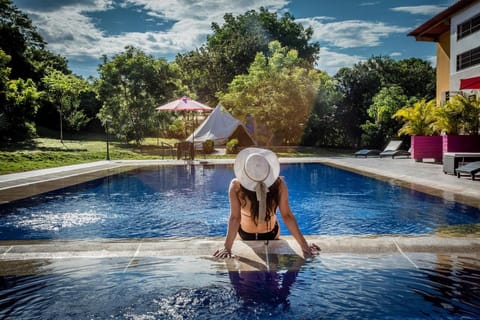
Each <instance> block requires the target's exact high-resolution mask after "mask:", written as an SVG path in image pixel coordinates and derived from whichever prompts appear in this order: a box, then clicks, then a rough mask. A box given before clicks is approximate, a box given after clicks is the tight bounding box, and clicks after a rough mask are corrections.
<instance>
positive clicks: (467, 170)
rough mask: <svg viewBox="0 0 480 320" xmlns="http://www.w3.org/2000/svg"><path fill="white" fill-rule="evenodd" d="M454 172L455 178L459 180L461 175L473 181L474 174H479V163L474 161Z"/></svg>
mask: <svg viewBox="0 0 480 320" xmlns="http://www.w3.org/2000/svg"><path fill="white" fill-rule="evenodd" d="M455 172H456V173H457V177H458V178H460V176H461V175H462V174H466V175H470V176H471V177H472V180H475V174H477V173H478V172H480V161H474V162H470V163H467V164H466V165H463V166H461V167H458V168H457V169H456V170H455Z"/></svg>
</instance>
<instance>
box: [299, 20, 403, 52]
mask: <svg viewBox="0 0 480 320" xmlns="http://www.w3.org/2000/svg"><path fill="white" fill-rule="evenodd" d="M330 20H331V18H327V17H314V18H308V19H298V20H297V21H298V22H300V23H302V24H303V25H304V26H310V27H312V29H313V30H314V33H313V39H312V40H314V41H318V42H326V43H328V44H329V45H333V46H335V47H339V48H356V47H376V46H379V45H380V44H381V43H382V41H381V40H382V39H383V38H388V37H389V36H390V35H391V34H394V33H405V32H407V31H408V30H409V29H408V28H404V27H400V26H395V25H388V24H385V23H383V22H370V21H363V20H345V21H334V22H328V21H330Z"/></svg>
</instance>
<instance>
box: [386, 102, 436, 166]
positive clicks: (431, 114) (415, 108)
mask: <svg viewBox="0 0 480 320" xmlns="http://www.w3.org/2000/svg"><path fill="white" fill-rule="evenodd" d="M436 110H437V105H436V103H435V100H430V101H428V102H427V101H426V100H425V99H422V100H420V101H417V102H416V103H414V104H413V105H412V106H405V107H403V108H402V109H400V110H398V111H397V112H396V113H395V114H394V115H393V118H396V119H400V120H402V121H403V122H404V124H403V126H402V128H400V130H399V131H398V135H402V134H407V135H410V136H411V138H410V139H411V154H412V158H413V159H415V161H422V160H423V159H426V158H433V159H435V161H440V159H442V137H441V136H439V131H438V127H436V126H435V123H436V117H435V115H436V112H437V111H436Z"/></svg>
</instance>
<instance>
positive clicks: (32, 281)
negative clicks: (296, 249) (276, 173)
mask: <svg viewBox="0 0 480 320" xmlns="http://www.w3.org/2000/svg"><path fill="white" fill-rule="evenodd" d="M273 258H274V257H272V259H273ZM275 258H276V259H274V260H275V261H271V263H272V264H275V266H276V268H275V269H274V270H270V271H267V270H263V271H257V272H243V271H239V270H236V269H235V267H228V268H227V267H226V265H228V264H232V263H233V264H234V262H232V261H230V262H226V263H225V262H223V261H212V260H209V259H205V258H198V257H144V258H138V259H136V260H135V262H134V263H133V264H130V265H129V267H128V268H126V267H125V266H126V265H127V263H128V260H129V259H128V258H112V259H73V260H71V259H69V260H61V259H60V260H58V259H53V260H49V261H30V262H28V263H29V266H28V270H29V272H33V274H26V275H18V276H2V277H0V318H2V319H3V318H8V319H10V318H11V319H265V318H268V319H478V318H479V317H480V285H479V284H480V281H479V280H480V269H479V263H480V261H479V260H478V257H477V258H472V257H470V256H468V255H465V256H457V255H435V254H428V253H421V254H420V253H419V254H412V255H411V258H412V259H413V260H414V261H416V264H417V266H418V268H415V267H413V266H412V265H411V264H410V263H409V262H407V261H406V260H405V259H403V258H402V257H401V256H400V255H399V254H381V255H355V254H349V255H345V254H323V255H321V256H320V257H317V258H315V259H314V260H313V261H311V262H308V263H305V261H304V260H301V259H300V260H298V259H296V258H292V257H291V256H290V257H284V256H276V257H275ZM192 265H194V266H196V268H195V270H194V271H192V269H193V268H192ZM173 275H175V276H173Z"/></svg>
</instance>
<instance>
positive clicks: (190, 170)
mask: <svg viewBox="0 0 480 320" xmlns="http://www.w3.org/2000/svg"><path fill="white" fill-rule="evenodd" d="M281 174H282V175H284V176H285V179H286V181H287V183H288V185H289V190H290V202H291V206H292V209H293V210H294V212H295V213H296V216H297V218H298V221H299V224H300V227H301V229H302V231H303V232H304V233H305V234H311V235H322V234H324V235H345V234H356V235H366V234H367V235H368V234H411V235H415V234H424V233H433V232H435V231H436V230H437V229H438V228H440V227H442V226H446V225H457V224H471V223H478V222H479V209H477V208H472V207H468V206H465V205H461V204H457V203H454V202H450V201H447V200H444V199H440V198H436V197H433V196H429V195H426V194H423V193H419V192H416V191H412V190H410V189H405V188H402V187H399V186H397V185H393V184H390V183H387V182H381V181H377V180H374V179H371V178H367V177H363V176H360V175H357V174H354V173H350V172H346V171H342V170H338V169H335V168H331V167H328V166H324V165H320V164H285V165H282V168H281ZM232 177H233V172H232V168H231V167H230V166H221V165H207V166H165V167H147V168H138V169H134V170H130V171H125V172H122V173H120V174H118V175H110V176H106V177H104V178H101V179H97V180H93V181H90V182H87V183H83V184H79V185H76V186H72V187H68V188H64V189H61V190H57V191H53V192H49V193H45V194H41V195H38V196H34V197H31V198H30V199H25V200H20V201H14V202H12V203H9V204H7V205H2V206H0V239H2V240H28V241H3V242H0V246H1V245H2V244H3V247H2V251H0V266H1V267H0V319H3V318H5V319H10V318H12V319H226V318H227V319H264V318H270V319H299V318H300V319H337V318H342V319H372V318H375V319H379V318H380V319H405V318H407V319H424V318H426V319H432V318H433V319H437V318H440V319H478V318H480V254H479V253H478V252H475V251H474V252H468V253H465V252H463V253H450V254H438V253H437V254H435V253H421V252H413V253H407V254H408V259H406V258H405V255H404V253H398V252H389V253H381V254H372V253H369V254H352V253H348V254H345V253H321V254H320V256H318V257H315V258H314V259H312V260H310V261H305V260H303V259H301V258H299V257H298V256H296V255H282V254H270V255H268V265H269V268H268V269H265V268H261V267H258V266H257V265H256V264H255V263H254V262H252V261H250V260H248V259H244V260H240V258H239V259H237V260H235V259H233V260H226V261H223V260H215V259H212V257H211V254H210V251H212V252H213V250H209V251H208V253H206V254H204V255H201V256H200V255H196V256H190V255H185V254H182V253H181V250H179V252H178V255H170V256H166V255H163V253H162V252H155V254H154V255H145V256H142V255H137V252H139V248H140V244H135V245H136V247H134V249H133V251H132V253H131V254H130V255H119V256H115V255H112V256H110V257H106V256H105V255H104V251H102V250H99V251H98V253H99V255H98V256H96V257H77V256H76V255H78V252H71V254H70V255H67V256H66V257H62V256H61V255H60V256H56V255H55V254H54V253H52V252H50V251H48V250H47V251H46V252H44V254H43V256H42V258H41V259H40V258H37V259H35V258H32V257H30V258H29V257H28V256H26V257H22V258H20V259H19V260H2V259H3V258H4V257H7V258H8V256H9V254H10V253H12V252H14V251H15V249H14V248H13V247H14V246H15V244H16V243H20V244H24V246H25V247H26V249H25V250H26V251H27V252H28V251H29V250H30V246H31V245H33V243H40V246H42V245H43V243H51V245H53V246H55V247H57V248H62V247H66V249H65V250H69V249H68V246H67V244H66V242H64V241H43V240H41V241H30V240H33V239H52V240H58V239H74V240H76V239H80V241H72V243H75V244H77V243H79V244H80V245H84V246H86V247H87V248H90V247H91V245H90V242H89V241H88V239H100V240H98V241H100V242H102V241H104V240H102V239H105V238H107V239H112V240H110V241H112V242H113V243H117V242H118V241H119V240H118V239H117V238H140V239H134V240H128V241H138V242H139V243H141V244H143V247H146V245H145V241H153V242H155V241H156V242H161V243H163V242H166V241H171V240H162V239H165V238H184V237H195V238H196V239H197V240H195V239H193V240H189V241H192V243H194V244H195V243H196V242H195V241H201V239H198V238H203V237H210V236H219V237H223V236H224V235H225V232H226V224H227V220H228V213H229V212H228V198H227V188H228V184H229V182H230V180H231V178H232ZM282 230H283V231H282V234H284V235H285V234H288V230H286V228H285V227H284V226H283V225H282ZM144 238H149V239H144ZM181 241H183V240H181ZM185 241H187V240H185ZM187 242H188V241H187ZM188 243H190V242H188ZM12 248H13V249H12ZM135 248H136V249H135ZM32 250H33V251H35V249H32ZM266 257H267V255H265V257H263V255H259V258H261V259H266ZM239 261H243V262H242V263H244V264H247V265H248V264H250V265H251V266H252V267H256V271H245V270H243V269H241V268H240V267H239Z"/></svg>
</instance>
